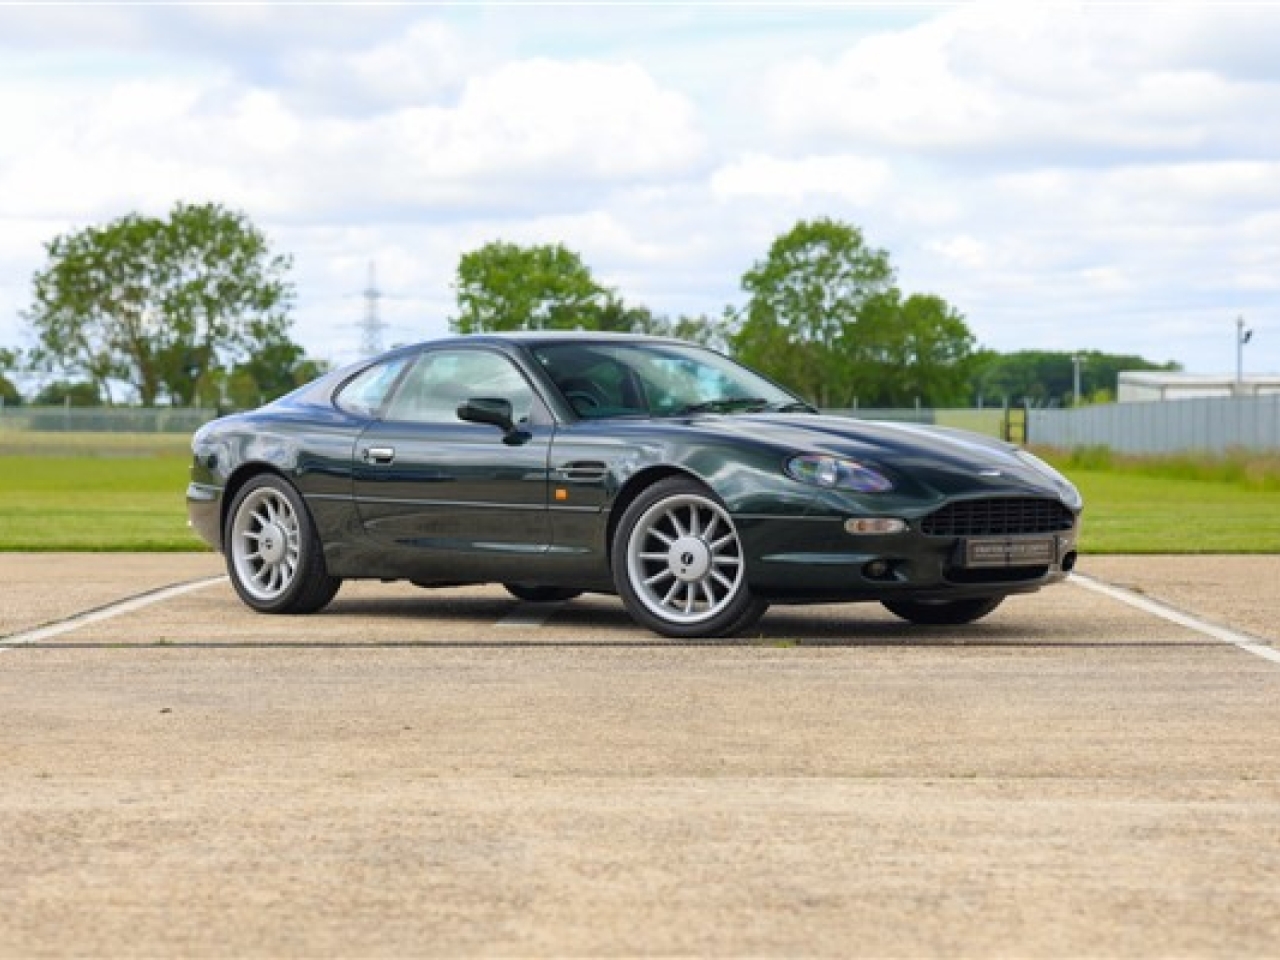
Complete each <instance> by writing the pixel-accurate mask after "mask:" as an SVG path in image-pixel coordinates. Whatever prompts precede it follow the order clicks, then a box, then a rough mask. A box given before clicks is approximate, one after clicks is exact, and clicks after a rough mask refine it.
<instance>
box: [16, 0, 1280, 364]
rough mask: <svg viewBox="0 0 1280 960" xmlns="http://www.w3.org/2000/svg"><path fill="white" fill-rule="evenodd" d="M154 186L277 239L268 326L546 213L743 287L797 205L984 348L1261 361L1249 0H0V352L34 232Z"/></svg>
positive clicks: (630, 294)
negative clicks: (846, 233) (870, 251)
mask: <svg viewBox="0 0 1280 960" xmlns="http://www.w3.org/2000/svg"><path fill="white" fill-rule="evenodd" d="M179 201H184V202H187V203H205V202H215V203H220V204H222V205H224V206H226V207H228V208H230V209H233V210H237V211H240V212H242V213H244V214H245V215H247V216H248V218H249V219H250V220H252V221H253V223H254V224H256V225H257V226H258V227H259V228H261V229H262V230H263V231H264V232H265V233H266V235H267V237H268V240H269V242H270V244H271V247H272V250H273V251H275V252H278V253H287V254H289V255H291V256H292V257H293V270H292V279H293V281H294V282H295V284H296V287H297V302H296V306H295V310H294V320H295V323H294V327H293V331H292V335H293V338H294V339H295V340H296V341H297V342H299V343H301V344H302V345H303V346H304V347H306V349H307V350H308V352H309V353H310V354H311V355H313V356H314V357H317V358H320V359H323V360H327V361H329V362H331V363H335V364H338V363H344V362H347V361H349V360H353V359H356V358H357V357H358V356H359V353H360V346H361V327H360V322H361V319H362V317H363V315H364V312H365V309H366V301H365V299H364V296H363V293H364V291H365V289H366V288H367V286H368V282H369V269H370V264H375V265H376V285H377V288H378V290H379V291H380V293H381V297H380V299H379V301H378V304H379V312H380V316H381V319H382V321H383V322H384V324H385V325H386V326H385V331H384V334H383V337H384V341H385V343H386V345H388V346H389V345H391V344H392V343H404V342H411V341H416V340H422V339H429V338H431V337H434V336H439V335H443V334H445V333H447V332H448V321H449V318H450V316H451V315H453V314H454V313H455V311H456V301H455V295H454V289H453V283H454V279H455V275H456V270H457V265H458V259H459V257H460V256H461V255H462V254H463V253H465V252H467V251H470V250H474V249H476V248H478V247H480V246H482V245H484V244H485V243H488V242H490V241H494V240H503V241H507V242H513V243H519V244H535V243H563V244H565V245H566V246H568V247H569V248H570V249H572V250H574V251H576V252H577V253H578V254H579V255H580V256H581V257H582V259H583V260H584V262H585V263H586V264H587V265H588V266H589V267H590V268H591V270H592V271H593V273H594V275H595V276H596V278H597V280H599V281H600V282H602V283H603V284H605V285H606V286H609V287H611V288H613V289H614V290H616V291H617V293H618V295H619V296H621V297H622V298H623V299H624V300H625V301H626V302H627V303H631V304H642V305H645V306H648V307H649V308H650V309H652V310H653V311H655V312H656V313H658V314H663V315H667V316H671V317H676V316H680V315H698V314H707V315H711V316H719V315H720V314H721V313H722V311H723V310H724V308H725V307H726V306H732V307H734V308H738V307H741V306H742V305H743V304H744V302H745V296H744V294H743V292H742V289H741V285H740V284H741V278H742V275H743V274H744V273H745V272H746V271H748V270H749V269H750V268H751V267H752V266H753V265H754V264H755V263H756V262H757V261H759V260H761V259H763V258H764V257H765V256H766V254H767V253H768V249H769V246H770V244H771V243H772V242H773V241H774V239H775V238H777V237H778V236H779V235H780V234H783V233H785V232H786V231H788V230H789V229H790V228H791V227H792V226H794V225H795V223H796V222H797V221H798V220H801V219H811V218H817V217H831V218H834V219H837V220H841V221H844V222H847V223H850V224H852V225H854V226H856V227H858V228H859V229H861V230H862V232H863V234H864V237H865V239H866V241H867V243H868V244H869V245H871V246H873V247H878V248H881V249H884V250H886V251H888V253H889V255H890V259H891V261H892V263H893V265H894V267H895V268H896V270H897V281H898V286H899V287H900V288H901V289H902V290H903V292H904V293H906V294H912V293H928V294H936V295H938V296H941V297H943V298H944V299H946V300H947V301H948V302H949V303H950V304H952V305H953V306H954V307H955V308H956V309H957V310H958V311H959V312H960V313H961V314H963V315H964V317H965V319H966V321H967V322H968V324H969V327H970V329H971V330H972V331H973V333H974V336H975V338H976V340H977V341H978V343H979V344H980V345H981V346H983V347H989V348H991V349H995V350H999V351H1006V352H1007V351H1014V350H1023V349H1042V350H1070V351H1075V350H1103V351H1106V352H1110V353H1124V354H1138V355H1141V356H1143V357H1145V358H1147V359H1149V360H1154V361H1159V362H1165V361H1175V362H1177V363H1180V364H1182V365H1183V367H1184V368H1185V369H1186V370H1188V371H1190V372H1196V373H1206V374H1214V373H1221V374H1234V372H1235V368H1236V359H1237V323H1236V321H1237V318H1239V317H1243V318H1244V321H1245V325H1246V327H1247V328H1248V329H1250V330H1252V337H1251V339H1250V341H1249V343H1248V344H1247V345H1246V346H1244V348H1243V359H1244V370H1245V373H1246V374H1249V373H1256V374H1261V373H1280V3H1232V2H1225V3H1224V2H1218V3H1215V4H1208V3H1177V2H1163V3H1159V4H1116V3H1105V4H1104V3H1081V2H1077V3H1034V2H1024V3H983V2H977V3H966V4H954V5H948V4H928V5H912V4H903V3H897V4H855V3H845V4H841V3H823V4H804V3H786V4H784V3H701V4H686V3H656V2H655V3H647V4H646V3H614V4H607V3H590V2H581V3H558V4H552V3H546V4H540V3H534V2H523V3H515V2H513V3H506V4H496V3H495V4H483V3H470V4H427V3H420V4H413V3H401V4H375V3H352V4H327V5H326V4H303V3H291V4H285V3H276V4H238V3H237V4H231V3H220V4H219V3H208V4H163V3H135V4H113V3H84V4H58V3H53V2H44V3H39V4H7V3H5V2H3V0H0V346H9V347H15V346H16V347H26V346H30V345H31V337H30V332H29V330H28V328H27V324H26V322H25V321H24V320H23V319H22V316H21V315H22V312H23V311H24V310H25V309H26V308H27V307H28V306H29V304H30V299H31V278H32V275H33V274H34V273H35V272H36V271H37V270H39V269H41V268H42V267H43V266H44V265H45V264H46V262H47V259H46V251H45V245H46V244H47V243H48V242H49V241H51V240H52V239H53V238H54V237H56V236H58V235H60V234H64V233H67V232H71V231H75V230H79V229H83V228H85V227H88V226H94V225H101V224H105V223H107V222H109V221H111V220H113V219H115V218H117V217H121V216H124V215H126V214H129V213H135V212H136V213H143V214H147V215H154V216H164V215H166V214H167V213H168V212H169V211H170V210H171V209H172V207H173V205H174V204H175V203H177V202H179Z"/></svg>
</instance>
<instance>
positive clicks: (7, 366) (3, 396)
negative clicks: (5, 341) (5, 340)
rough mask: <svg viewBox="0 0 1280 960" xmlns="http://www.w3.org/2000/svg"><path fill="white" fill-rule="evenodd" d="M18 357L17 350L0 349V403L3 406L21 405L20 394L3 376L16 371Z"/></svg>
mask: <svg viewBox="0 0 1280 960" xmlns="http://www.w3.org/2000/svg"><path fill="white" fill-rule="evenodd" d="M19 364H20V355H19V352H18V351H17V350H9V349H8V348H6V347H0V403H2V404H4V405H5V406H10V407H13V406H17V405H18V404H20V403H22V392H21V391H20V390H18V388H17V387H16V386H15V385H14V383H13V381H12V380H10V379H9V378H8V377H7V376H5V374H7V373H10V372H11V371H15V370H17V369H18V366H19Z"/></svg>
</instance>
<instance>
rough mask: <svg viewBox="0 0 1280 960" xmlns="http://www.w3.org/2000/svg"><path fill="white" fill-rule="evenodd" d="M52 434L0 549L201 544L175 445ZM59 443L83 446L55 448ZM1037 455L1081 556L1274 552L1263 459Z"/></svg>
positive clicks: (8, 506) (3, 480) (8, 492)
mask: <svg viewBox="0 0 1280 960" xmlns="http://www.w3.org/2000/svg"><path fill="white" fill-rule="evenodd" d="M35 436H39V435H35ZM99 439H100V440H101V435H99ZM56 441H57V442H56V443H54V442H52V441H50V442H49V445H48V446H45V447H40V446H38V444H39V443H42V442H44V441H37V442H36V444H31V443H28V444H24V445H23V446H22V449H23V450H24V451H26V452H24V453H22V454H20V455H15V454H12V453H6V452H5V451H6V450H7V449H9V448H7V447H0V550H5V551H18V550H31V551H53V550H91V551H132V550H143V551H147V550H154V551H183V550H202V549H204V545H203V543H202V542H201V541H200V540H199V539H198V538H197V537H196V536H195V535H194V534H193V533H191V531H190V530H188V529H187V525H186V504H185V501H184V497H183V494H184V491H185V490H186V485H187V457H186V456H185V455H184V454H182V453H181V452H180V444H184V443H185V441H179V444H175V442H174V440H173V438H162V439H159V440H156V439H152V438H144V439H142V440H138V439H136V438H134V439H131V438H129V437H108V439H107V440H105V441H103V442H102V444H100V445H99V446H93V445H92V444H91V441H90V440H88V439H81V438H75V437H74V436H72V437H69V436H68V435H57V437H56ZM68 444H70V445H71V447H72V448H76V447H77V445H80V444H83V445H84V446H83V449H82V452H80V453H79V455H66V453H65V451H66V449H67V445H68ZM175 446H177V447H178V449H175ZM138 450H142V451H145V452H144V453H143V454H142V455H139V454H138V453H136V452H134V451H138ZM1047 456H1048V458H1049V459H1050V460H1051V461H1052V462H1054V463H1056V464H1057V465H1058V466H1059V467H1061V468H1062V469H1063V470H1065V472H1066V473H1067V474H1068V476H1070V477H1071V479H1072V480H1073V481H1074V482H1075V483H1076V485H1077V486H1078V487H1079V488H1080V491H1081V493H1083V494H1084V497H1085V504H1086V508H1085V521H1084V533H1083V536H1082V539H1081V548H1082V550H1083V551H1084V552H1085V553H1280V461H1277V459H1276V458H1274V457H1272V458H1260V459H1258V458H1254V459H1252V460H1250V459H1248V458H1245V459H1244V461H1243V462H1233V461H1232V459H1231V458H1226V459H1225V460H1222V461H1204V460H1202V459H1194V458H1184V459H1182V460H1177V461H1171V462H1165V463H1163V464H1162V463H1159V462H1153V461H1126V460H1117V459H1115V458H1111V457H1109V456H1103V455H1101V454H1099V453H1098V452H1096V451H1095V452H1093V453H1089V452H1087V451H1085V452H1082V453H1078V454H1074V455H1061V454H1054V453H1053V452H1048V453H1047ZM1236 459H1237V460H1240V458H1236Z"/></svg>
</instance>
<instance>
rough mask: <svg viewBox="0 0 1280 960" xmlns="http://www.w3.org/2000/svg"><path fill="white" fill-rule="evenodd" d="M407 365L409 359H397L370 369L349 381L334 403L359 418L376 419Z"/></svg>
mask: <svg viewBox="0 0 1280 960" xmlns="http://www.w3.org/2000/svg"><path fill="white" fill-rule="evenodd" d="M406 363H408V358H406V357H396V358H395V359H393V360H388V361H386V362H385V363H379V364H376V365H374V366H372V367H370V368H369V369H367V370H365V371H363V372H362V373H360V374H359V375H358V376H356V377H355V379H353V380H351V381H349V382H348V383H347V385H346V386H345V387H343V388H342V390H341V391H339V393H338V395H337V397H336V398H334V402H335V403H337V405H338V407H339V408H340V409H342V410H345V411H346V412H347V413H354V414H355V415H356V416H358V417H376V416H377V415H378V412H379V411H380V410H381V409H382V405H383V403H385V402H386V399H387V393H388V392H389V391H390V390H391V388H392V386H394V385H395V382H396V377H398V376H400V371H402V370H403V369H404V366H405V364H406Z"/></svg>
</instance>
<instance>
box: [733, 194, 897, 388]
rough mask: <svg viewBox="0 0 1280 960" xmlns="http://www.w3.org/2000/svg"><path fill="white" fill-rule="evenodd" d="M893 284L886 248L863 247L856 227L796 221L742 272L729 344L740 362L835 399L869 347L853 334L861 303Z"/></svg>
mask: <svg viewBox="0 0 1280 960" xmlns="http://www.w3.org/2000/svg"><path fill="white" fill-rule="evenodd" d="M892 283H893V269H892V267H891V266H890V265H889V255H888V254H887V253H886V252H885V251H883V250H876V249H873V248H871V247H869V246H867V244H866V241H865V240H864V239H863V236H862V232H861V231H860V230H859V229H858V228H857V227H854V226H851V225H849V224H845V223H840V222H838V221H835V220H830V219H825V218H824V219H820V220H812V221H800V222H799V223H797V224H796V225H795V226H794V227H792V228H791V230H790V231H788V232H787V233H785V234H783V235H782V236H780V237H778V238H777V239H776V240H774V242H773V244H772V246H770V248H769V253H768V255H767V256H766V257H765V259H764V260H763V261H759V262H757V263H756V264H755V266H753V267H752V268H751V269H750V270H749V271H747V273H746V274H745V275H744V276H743V278H742V287H743V289H744V290H745V291H746V292H747V294H748V295H749V300H748V303H747V308H746V317H745V321H744V322H743V323H742V326H741V327H740V328H739V329H738V330H737V331H736V332H735V333H734V335H733V336H732V337H731V338H730V343H731V346H732V347H733V349H734V352H735V353H736V354H737V355H738V358H739V359H740V360H742V361H743V362H744V363H746V364H748V365H750V366H753V367H756V368H757V369H759V370H761V371H762V372H765V373H769V374H771V375H773V376H774V377H775V378H776V379H779V380H782V381H783V382H785V383H788V384H790V385H791V386H792V387H794V388H796V389H798V390H800V391H801V392H802V393H804V394H806V395H807V396H809V397H810V398H811V399H813V400H815V401H816V402H817V403H819V404H820V405H835V404H836V403H837V402H838V399H837V398H841V399H842V397H843V394H845V393H847V387H848V385H849V380H850V373H851V368H852V366H853V365H854V364H856V362H857V361H858V360H859V359H863V357H862V356H859V355H860V354H871V353H874V352H875V346H874V345H873V344H871V343H870V342H868V341H867V339H866V338H863V337H859V336H858V335H857V331H858V321H859V319H860V317H861V316H862V313H863V309H864V307H866V305H867V303H868V301H870V300H871V299H872V298H874V297H876V296H878V295H881V294H883V293H885V292H886V291H887V290H888V289H889V288H890V286H891V284H892ZM851 347H852V348H854V349H855V350H856V351H857V354H855V355H854V356H850V354H849V352H848V351H849V349H850V348H851Z"/></svg>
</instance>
